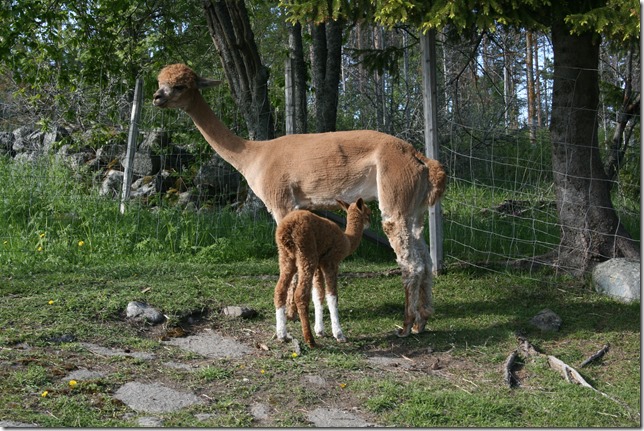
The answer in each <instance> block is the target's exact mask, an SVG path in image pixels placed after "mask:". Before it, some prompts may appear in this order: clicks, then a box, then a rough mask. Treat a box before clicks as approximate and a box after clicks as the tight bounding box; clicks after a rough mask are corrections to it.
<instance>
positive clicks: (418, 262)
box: [382, 220, 425, 337]
mask: <svg viewBox="0 0 644 431" xmlns="http://www.w3.org/2000/svg"><path fill="white" fill-rule="evenodd" d="M382 227H383V230H384V232H385V234H386V235H387V238H389V242H390V244H391V246H392V247H393V249H394V251H395V252H396V261H397V262H398V265H399V266H400V269H401V271H402V282H403V287H404V288H405V316H404V320H403V327H402V329H401V330H399V331H398V336H399V337H406V336H408V335H409V334H410V333H411V329H412V325H413V324H414V322H416V321H419V320H422V319H419V317H420V316H418V303H419V302H420V300H419V299H420V282H421V279H422V274H423V272H424V269H425V264H424V262H423V258H422V256H420V255H419V254H418V250H417V246H416V244H415V240H414V236H413V229H411V228H410V227H409V226H408V224H407V223H406V222H405V221H404V220H400V221H392V220H387V221H383V223H382Z"/></svg>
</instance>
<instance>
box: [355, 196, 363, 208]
mask: <svg viewBox="0 0 644 431" xmlns="http://www.w3.org/2000/svg"><path fill="white" fill-rule="evenodd" d="M356 206H357V207H358V208H359V209H362V207H363V206H364V201H363V200H362V198H358V200H357V201H356Z"/></svg>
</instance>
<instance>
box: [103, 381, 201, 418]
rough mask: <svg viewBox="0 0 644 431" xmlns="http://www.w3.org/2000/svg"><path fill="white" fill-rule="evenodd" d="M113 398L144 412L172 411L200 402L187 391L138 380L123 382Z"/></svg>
mask: <svg viewBox="0 0 644 431" xmlns="http://www.w3.org/2000/svg"><path fill="white" fill-rule="evenodd" d="M114 398H116V399H117V400H120V401H122V402H123V403H125V404H126V405H127V406H128V407H129V408H131V409H132V410H136V411H137V412H146V413H166V412H174V411H177V410H180V409H182V408H185V407H189V406H192V405H195V404H199V403H201V402H202V400H201V399H200V398H199V397H197V396H196V395H194V394H191V393H188V392H179V391H176V390H174V389H170V388H168V387H166V386H163V385H160V384H158V383H139V382H129V383H126V384H124V385H123V386H121V387H120V388H119V389H118V390H117V391H116V393H115V394H114Z"/></svg>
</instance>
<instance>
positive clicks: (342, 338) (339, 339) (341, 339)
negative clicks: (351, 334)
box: [335, 334, 347, 343]
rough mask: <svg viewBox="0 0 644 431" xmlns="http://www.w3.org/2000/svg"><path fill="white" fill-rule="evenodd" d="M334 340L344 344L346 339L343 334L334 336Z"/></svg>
mask: <svg viewBox="0 0 644 431" xmlns="http://www.w3.org/2000/svg"><path fill="white" fill-rule="evenodd" d="M335 339H336V340H337V341H338V343H346V342H347V337H345V336H344V335H343V334H338V335H336V336H335Z"/></svg>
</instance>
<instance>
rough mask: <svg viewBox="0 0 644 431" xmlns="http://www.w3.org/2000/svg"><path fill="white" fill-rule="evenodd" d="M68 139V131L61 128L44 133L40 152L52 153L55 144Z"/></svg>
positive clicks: (57, 127)
mask: <svg viewBox="0 0 644 431" xmlns="http://www.w3.org/2000/svg"><path fill="white" fill-rule="evenodd" d="M68 137H69V130H67V129H66V128H64V127H62V126H56V127H54V130H50V131H48V132H45V133H44V134H43V137H42V150H43V152H44V153H46V154H51V153H54V151H55V149H56V144H57V143H59V142H60V141H63V140H64V139H66V138H68Z"/></svg>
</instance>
